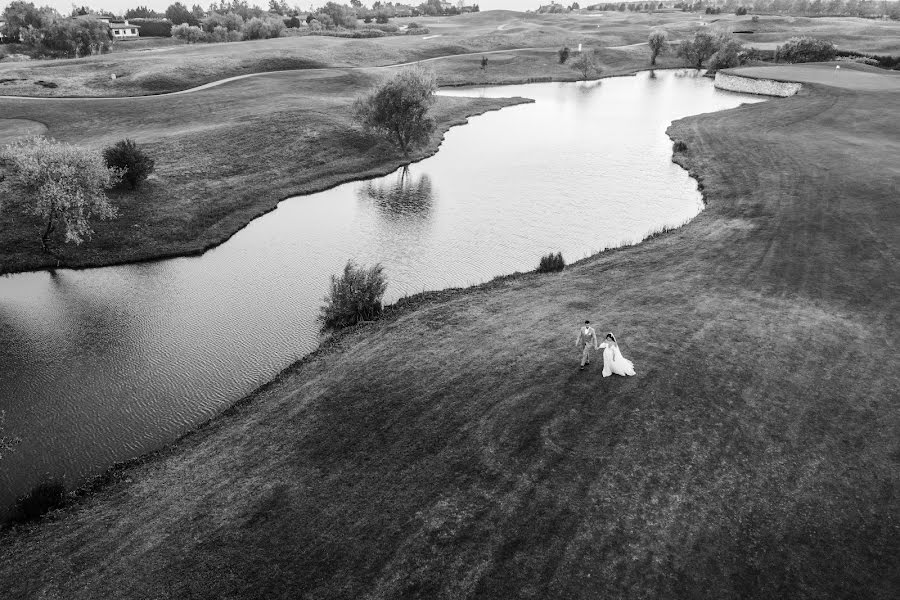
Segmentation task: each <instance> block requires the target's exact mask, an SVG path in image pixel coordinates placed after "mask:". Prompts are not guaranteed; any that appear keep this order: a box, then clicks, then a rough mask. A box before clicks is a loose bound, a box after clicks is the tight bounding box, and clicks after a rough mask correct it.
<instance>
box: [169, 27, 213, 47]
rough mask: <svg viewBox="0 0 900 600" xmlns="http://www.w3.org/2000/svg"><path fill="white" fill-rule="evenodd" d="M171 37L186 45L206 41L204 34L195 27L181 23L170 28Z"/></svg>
mask: <svg viewBox="0 0 900 600" xmlns="http://www.w3.org/2000/svg"><path fill="white" fill-rule="evenodd" d="M172 37H174V38H178V39H179V40H184V41H186V42H187V43H188V44H196V43H197V42H201V41H204V40H205V39H206V34H205V33H203V30H202V29H200V28H199V27H197V26H196V25H188V24H187V23H182V24H180V25H175V26H174V27H172Z"/></svg>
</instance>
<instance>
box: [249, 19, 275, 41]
mask: <svg viewBox="0 0 900 600" xmlns="http://www.w3.org/2000/svg"><path fill="white" fill-rule="evenodd" d="M283 31H284V23H283V22H282V21H281V19H260V18H259V17H253V18H252V19H250V20H249V21H247V22H246V23H244V26H243V29H242V30H241V32H242V33H243V34H244V39H248V40H264V39H268V38H277V37H280V36H281V32H283Z"/></svg>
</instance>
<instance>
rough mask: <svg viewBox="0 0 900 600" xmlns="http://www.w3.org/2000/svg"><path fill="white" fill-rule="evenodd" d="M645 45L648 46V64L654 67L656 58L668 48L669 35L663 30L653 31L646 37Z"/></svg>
mask: <svg viewBox="0 0 900 600" xmlns="http://www.w3.org/2000/svg"><path fill="white" fill-rule="evenodd" d="M647 45H648V46H650V64H651V65H655V64H656V57H657V56H659V55H660V54H662V53H664V52H665V51H666V49H667V48H668V47H669V35H668V34H667V33H666V32H665V30H663V29H654V30H653V31H651V32H650V35H649V36H648V37H647Z"/></svg>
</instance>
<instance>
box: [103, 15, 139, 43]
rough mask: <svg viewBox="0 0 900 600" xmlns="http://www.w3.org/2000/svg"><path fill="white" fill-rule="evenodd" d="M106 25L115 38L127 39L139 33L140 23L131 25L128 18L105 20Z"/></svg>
mask: <svg viewBox="0 0 900 600" xmlns="http://www.w3.org/2000/svg"><path fill="white" fill-rule="evenodd" d="M106 23H107V25H109V28H110V30H112V34H113V37H114V38H116V39H117V40H127V39H128V38H136V37H138V35H139V31H138V30H139V29H140V28H141V26H140V25H133V24H130V23H128V19H125V20H124V21H109V20H107V21H106Z"/></svg>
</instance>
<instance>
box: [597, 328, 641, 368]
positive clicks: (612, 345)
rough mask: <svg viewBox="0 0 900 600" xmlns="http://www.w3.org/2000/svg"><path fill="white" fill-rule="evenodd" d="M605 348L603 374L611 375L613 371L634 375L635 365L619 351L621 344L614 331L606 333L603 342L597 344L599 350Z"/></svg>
mask: <svg viewBox="0 0 900 600" xmlns="http://www.w3.org/2000/svg"><path fill="white" fill-rule="evenodd" d="M601 348H603V376H604V377H609V376H610V375H612V374H613V373H615V374H616V375H622V376H625V375H634V365H633V364H631V361H630V360H628V359H627V358H625V357H624V356H622V353H621V352H619V344H618V343H617V342H616V336H614V335H613V334H612V333H607V334H606V339H605V340H603V343H602V344H600V345H599V346H597V350H599V349H601Z"/></svg>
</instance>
